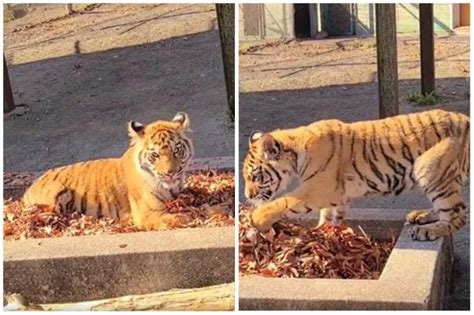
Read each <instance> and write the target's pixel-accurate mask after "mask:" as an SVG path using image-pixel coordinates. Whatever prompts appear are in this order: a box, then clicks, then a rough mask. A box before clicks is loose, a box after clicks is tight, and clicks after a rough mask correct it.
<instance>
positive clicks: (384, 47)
mask: <svg viewBox="0 0 474 315" xmlns="http://www.w3.org/2000/svg"><path fill="white" fill-rule="evenodd" d="M395 10H396V7H395V4H376V6H375V15H376V33H377V74H378V81H379V82H378V83H379V115H380V118H384V117H388V116H395V115H398V113H399V109H398V64H397V24H396V16H395Z"/></svg>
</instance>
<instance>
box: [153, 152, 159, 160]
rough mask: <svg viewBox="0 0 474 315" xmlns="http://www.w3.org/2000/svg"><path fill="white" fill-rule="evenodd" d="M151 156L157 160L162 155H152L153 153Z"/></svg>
mask: <svg viewBox="0 0 474 315" xmlns="http://www.w3.org/2000/svg"><path fill="white" fill-rule="evenodd" d="M151 156H152V157H153V158H155V159H157V158H159V157H160V155H159V154H158V153H156V152H152V153H151Z"/></svg>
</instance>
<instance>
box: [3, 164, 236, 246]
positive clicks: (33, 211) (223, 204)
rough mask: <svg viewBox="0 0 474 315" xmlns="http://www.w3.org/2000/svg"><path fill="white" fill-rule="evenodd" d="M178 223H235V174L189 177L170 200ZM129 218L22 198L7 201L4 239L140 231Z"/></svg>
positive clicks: (170, 208) (189, 225)
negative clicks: (61, 210) (62, 209)
mask: <svg viewBox="0 0 474 315" xmlns="http://www.w3.org/2000/svg"><path fill="white" fill-rule="evenodd" d="M167 206H168V209H169V212H170V213H173V214H175V215H176V222H175V223H174V224H173V225H172V226H170V227H169V228H170V229H174V228H187V227H198V226H203V227H204V226H206V227H210V226H227V225H233V224H234V219H233V213H232V211H233V208H234V174H233V173H231V172H219V173H218V172H215V171H207V172H200V173H195V174H192V175H191V176H189V177H188V178H187V180H186V183H185V189H184V190H183V192H182V193H181V194H180V196H179V197H178V198H176V199H175V200H171V201H169V202H168V203H167ZM137 231H139V229H138V228H136V227H134V226H133V225H131V224H130V223H129V222H128V220H126V219H125V220H122V221H117V220H113V219H110V218H100V219H95V218H92V217H88V216H85V215H82V214H79V213H72V214H58V213H56V212H54V211H53V209H51V208H48V207H30V208H26V207H24V206H23V205H22V203H21V202H20V201H5V202H4V211H3V238H4V239H5V240H23V239H29V238H45V237H61V236H78V235H97V234H116V233H130V232H137Z"/></svg>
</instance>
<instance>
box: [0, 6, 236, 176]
mask: <svg viewBox="0 0 474 315" xmlns="http://www.w3.org/2000/svg"><path fill="white" fill-rule="evenodd" d="M77 6H78V5H74V8H78V7H77ZM20 8H23V7H22V6H20ZM26 9H27V12H26V15H23V16H22V15H21V14H19V16H21V17H19V18H17V19H14V20H12V21H10V22H6V23H5V24H4V30H5V38H4V40H5V52H6V56H7V60H8V63H9V71H10V76H11V81H12V86H13V90H14V95H15V100H16V103H17V104H18V105H20V106H19V107H18V109H17V110H16V111H15V112H14V113H13V114H9V115H6V116H5V117H4V126H5V127H4V131H5V136H4V150H5V154H4V168H5V170H6V171H33V170H44V169H48V168H51V167H54V166H58V165H63V164H68V163H72V162H75V161H81V160H87V159H93V158H100V157H109V156H118V155H120V154H121V153H122V152H123V151H124V150H125V149H126V148H127V145H128V138H127V130H126V126H127V122H128V121H130V120H137V121H140V122H143V123H148V122H152V121H154V120H157V119H171V118H173V116H174V114H175V113H176V112H178V111H185V112H187V113H188V114H189V115H190V118H191V125H192V129H193V134H192V137H193V139H194V144H195V151H196V157H213V156H223V155H227V156H230V155H233V154H234V141H233V139H234V129H233V126H232V124H231V123H230V122H229V121H228V118H227V114H226V111H227V104H226V91H225V82H224V70H223V67H222V59H221V49H220V42H219V34H218V32H217V30H216V29H215V11H214V6H213V5H207V4H204V5H199V4H198V5H183V4H171V5H121V4H118V5H110V4H108V5H95V6H92V7H88V8H86V9H87V11H84V12H83V13H76V14H74V15H72V16H64V13H65V9H64V6H62V5H35V6H29V7H26Z"/></svg>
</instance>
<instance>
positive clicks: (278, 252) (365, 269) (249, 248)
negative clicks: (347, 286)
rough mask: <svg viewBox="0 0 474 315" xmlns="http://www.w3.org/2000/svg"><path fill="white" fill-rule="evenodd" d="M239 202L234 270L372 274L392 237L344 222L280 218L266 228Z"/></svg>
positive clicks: (322, 275) (288, 274)
mask: <svg viewBox="0 0 474 315" xmlns="http://www.w3.org/2000/svg"><path fill="white" fill-rule="evenodd" d="M249 215H250V210H249V209H247V208H245V207H243V206H241V209H240V215H239V218H240V219H239V221H240V227H239V249H240V253H239V270H240V272H241V273H242V274H246V275H251V274H258V275H262V276H266V277H292V278H343V279H377V278H378V277H379V276H380V273H381V272H382V269H383V267H384V265H385V263H386V262H387V259H388V256H389V255H390V252H391V251H392V249H393V246H394V244H395V239H394V238H392V241H390V242H376V241H374V240H372V239H370V238H369V237H368V236H367V235H365V233H364V235H357V234H355V233H354V232H353V231H352V230H351V229H350V228H349V227H347V226H340V227H333V226H328V225H326V226H323V227H321V228H320V229H315V228H308V227H304V226H301V225H298V224H296V223H291V222H289V221H287V220H283V221H281V222H279V223H277V224H275V225H274V228H272V229H271V230H270V231H268V232H267V233H260V232H258V231H257V230H256V229H255V228H253V227H252V226H251V225H250V223H249V222H250V218H249Z"/></svg>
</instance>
